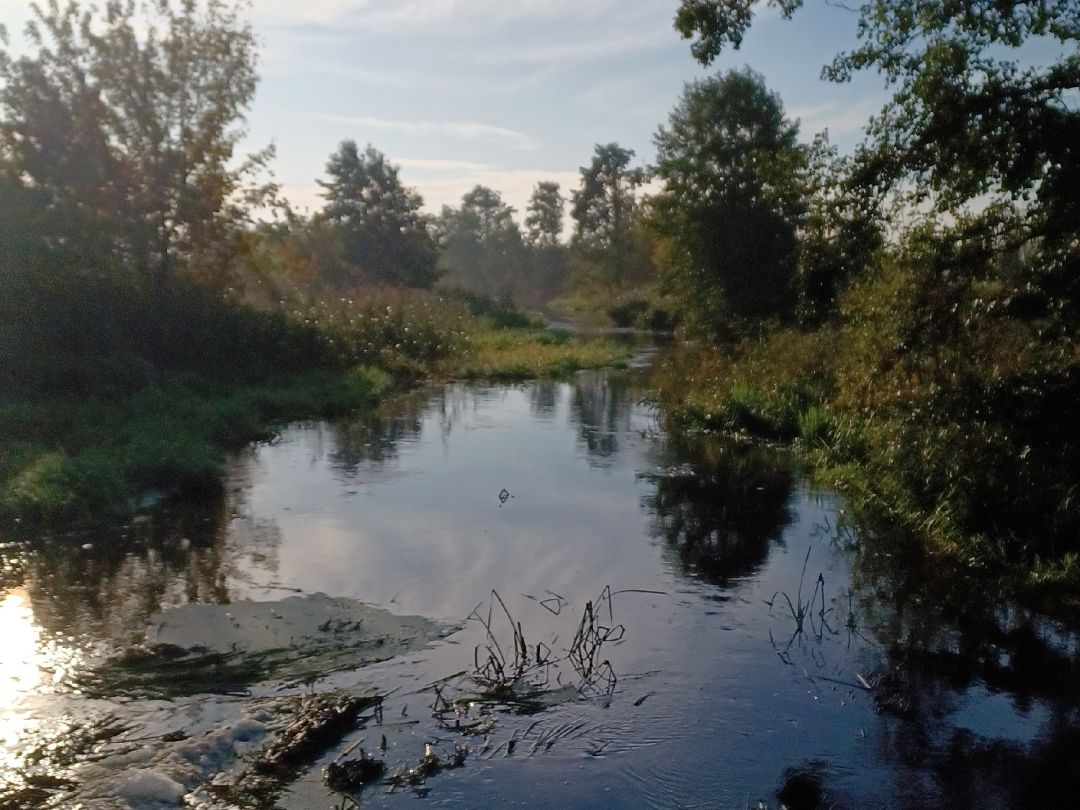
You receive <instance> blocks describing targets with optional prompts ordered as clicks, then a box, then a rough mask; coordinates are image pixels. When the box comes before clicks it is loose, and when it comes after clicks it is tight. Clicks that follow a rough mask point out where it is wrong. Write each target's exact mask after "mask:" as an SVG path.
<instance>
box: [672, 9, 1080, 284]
mask: <svg viewBox="0 0 1080 810" xmlns="http://www.w3.org/2000/svg"><path fill="white" fill-rule="evenodd" d="M774 4H775V5H777V6H778V7H779V8H780V9H781V11H782V13H783V14H784V16H791V15H792V14H793V13H794V12H795V11H796V10H797V9H798V8H799V7H800V6H801V5H802V2H801V0H774ZM756 8H757V6H756V4H752V3H749V2H745V0H683V2H682V4H681V6H680V9H679V11H678V13H677V16H676V19H675V25H676V28H678V30H679V31H680V32H681V33H682V34H683V35H684V36H685V37H696V41H695V42H694V44H693V46H692V48H693V52H694V54H695V56H697V57H698V59H700V60H701V61H702V62H703V63H706V64H708V63H709V62H711V61H712V60H713V59H714V58H715V57H716V56H717V55H718V54H719V53H720V52H721V50H722V49H723V48H725V47H727V46H731V47H734V48H737V47H738V46H739V45H740V43H741V41H742V36H743V35H744V33H745V32H746V30H747V29H748V28H749V26H750V23H751V21H752V18H753V14H754V12H755V10H756ZM858 14H859V23H858V37H859V44H858V46H857V47H856V48H854V49H853V50H851V51H849V52H846V53H841V54H838V55H837V57H836V58H835V60H834V61H833V62H832V63H831V64H830V65H828V66H826V67H825V69H824V76H825V77H826V78H829V79H832V80H834V81H841V82H842V81H846V80H848V79H850V78H851V77H852V76H853V75H854V74H855V73H856V72H858V71H862V70H869V69H873V70H877V71H879V72H880V73H881V74H883V75H884V77H885V81H886V83H887V84H888V85H889V86H890V87H892V89H893V96H892V99H891V101H890V102H889V103H888V104H887V105H886V106H885V108H884V109H883V110H882V112H881V113H880V114H879V115H878V116H875V117H874V118H873V119H872V120H871V121H870V122H869V126H868V141H867V143H866V144H865V145H864V146H863V147H862V149H861V150H860V152H859V155H858V159H857V161H856V163H855V165H854V167H853V171H852V174H851V177H850V180H849V187H857V188H860V189H863V190H872V191H873V192H874V193H876V194H878V195H879V197H883V196H885V195H887V194H888V195H897V194H900V193H902V194H904V195H909V196H910V197H911V198H913V199H912V200H911V201H912V202H915V203H922V204H928V205H929V206H930V207H931V208H932V209H933V211H935V212H937V213H941V212H950V213H951V214H953V215H959V217H960V218H961V219H963V224H964V227H962V228H960V229H959V232H962V233H963V234H964V235H965V238H967V239H975V240H977V241H981V242H982V243H983V244H984V245H985V246H987V247H988V248H989V249H991V250H994V249H996V250H1001V249H1006V250H1009V249H1015V248H1016V247H1017V245H1018V244H1021V243H1023V242H1025V241H1029V240H1031V239H1032V238H1038V239H1039V240H1040V241H1041V242H1042V244H1043V246H1044V248H1045V254H1044V266H1045V267H1046V268H1047V271H1048V273H1049V274H1050V275H1057V276H1059V277H1060V276H1061V275H1067V276H1072V277H1075V276H1076V275H1077V274H1076V273H1075V269H1076V266H1077V262H1078V258H1077V255H1076V253H1077V233H1078V228H1080V197H1078V196H1077V194H1076V193H1075V189H1076V188H1078V187H1080V160H1078V154H1077V150H1078V148H1080V147H1078V144H1080V111H1078V110H1077V108H1076V104H1075V94H1076V93H1077V91H1080V53H1078V51H1077V49H1076V43H1077V41H1078V39H1080V6H1078V5H1077V3H1075V2H1074V0H977V1H976V2H966V3H957V2H952V1H951V0H872V1H871V2H866V3H863V4H862V5H861V6H860V8H859V10H858ZM1037 41H1038V42H1042V43H1044V44H1045V43H1048V42H1049V43H1056V44H1058V45H1061V46H1065V50H1064V51H1063V52H1061V53H1060V54H1059V55H1058V56H1056V57H1055V58H1053V59H1051V60H1049V61H1047V60H1045V59H1036V58H1035V56H1034V54H1033V52H1032V51H1031V50H1030V49H1029V46H1031V45H1032V44H1033V43H1035V42H1037ZM973 211H974V212H975V213H976V214H977V215H976V216H973V217H972V216H969V215H970V214H972V212H973Z"/></svg>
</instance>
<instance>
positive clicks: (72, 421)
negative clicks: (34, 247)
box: [0, 367, 392, 526]
mask: <svg viewBox="0 0 1080 810" xmlns="http://www.w3.org/2000/svg"><path fill="white" fill-rule="evenodd" d="M391 384H392V380H391V378H390V377H389V375H387V374H386V373H385V372H382V371H380V370H378V369H374V368H370V367H358V368H356V369H353V370H351V371H346V372H336V371H316V372H309V373H306V374H302V375H299V376H296V377H292V378H288V379H280V380H268V381H266V382H263V383H259V384H245V385H239V386H227V385H224V384H221V383H211V382H208V381H206V380H196V379H188V380H180V379H176V380H171V381H168V382H165V383H163V384H159V385H154V386H151V387H147V388H144V389H142V390H140V391H138V392H135V393H132V394H131V395H129V396H127V397H123V398H113V397H100V396H90V397H78V398H70V397H62V396H56V397H49V398H40V399H33V400H22V401H11V400H8V401H0V426H2V429H3V433H4V435H5V436H8V437H12V438H11V439H9V440H6V441H5V442H4V444H3V447H2V448H0V482H2V489H0V492H2V495H0V514H3V515H4V516H6V517H8V518H9V519H11V518H18V519H20V520H22V521H26V522H30V523H34V524H43V525H48V526H58V525H69V524H80V523H93V522H100V521H103V520H111V519H116V518H120V517H123V516H125V515H127V514H130V513H131V512H133V511H134V510H136V509H137V508H138V507H139V506H140V504H141V503H143V502H144V501H145V500H146V498H147V497H148V496H154V495H158V494H164V495H169V494H175V493H179V492H190V491H193V490H203V489H208V488H214V487H217V486H219V485H220V483H221V481H222V475H223V473H224V461H225V454H226V453H227V452H228V451H229V450H232V449H236V448H239V447H241V446H243V445H244V444H245V443H247V442H250V441H253V440H256V439H263V438H268V437H269V436H271V435H273V432H274V431H275V429H277V428H278V427H280V426H281V425H282V424H283V423H286V422H288V421H292V420H296V419H307V418H313V417H331V416H336V415H341V414H345V413H351V412H355V411H357V410H360V409H364V408H369V407H371V406H373V405H374V404H375V403H377V402H378V401H379V400H380V399H381V398H382V396H383V395H384V394H385V393H386V392H387V391H388V390H389V389H390V387H391Z"/></svg>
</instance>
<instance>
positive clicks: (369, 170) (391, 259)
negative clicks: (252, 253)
mask: <svg viewBox="0 0 1080 810" xmlns="http://www.w3.org/2000/svg"><path fill="white" fill-rule="evenodd" d="M326 173H327V174H328V175H329V176H330V179H329V180H328V181H321V180H320V181H319V185H320V186H322V188H323V189H324V191H323V196H324V197H325V198H326V207H325V208H324V209H323V211H322V213H321V216H320V219H321V220H322V221H324V222H326V223H328V224H329V225H330V226H331V228H332V230H333V231H335V232H336V234H337V235H338V237H339V238H340V240H341V246H342V249H343V257H342V258H343V259H344V262H345V265H346V268H347V269H345V270H344V271H342V270H341V268H339V270H338V275H339V276H343V277H339V278H338V281H339V282H345V283H348V282H353V283H355V282H356V281H357V280H359V278H361V277H366V278H368V279H372V280H377V281H383V282H389V283H394V284H405V285H407V286H412V287H429V286H431V284H432V283H433V282H434V281H435V278H436V276H437V271H436V267H435V263H436V257H437V254H436V250H435V243H434V241H433V240H432V238H431V235H430V233H429V232H428V221H427V218H426V217H425V216H424V215H423V214H422V213H421V211H420V207H421V206H422V205H423V199H422V198H421V197H420V195H419V194H418V193H417V192H416V191H414V190H412V189H409V188H406V187H405V186H403V185H402V183H401V181H400V180H399V179H398V167H397V166H394V165H393V164H391V163H390V162H388V161H387V159H386V156H385V155H383V154H382V153H381V152H379V151H378V150H377V149H375V148H374V147H372V146H368V147H367V148H366V149H365V150H364V152H363V154H360V152H359V151H358V150H357V147H356V142H355V141H344V142H343V143H342V144H341V146H339V147H338V150H337V151H336V152H335V153H334V154H333V155H331V156H330V160H329V162H328V163H327V164H326Z"/></svg>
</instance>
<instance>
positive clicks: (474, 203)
mask: <svg viewBox="0 0 1080 810" xmlns="http://www.w3.org/2000/svg"><path fill="white" fill-rule="evenodd" d="M513 213H514V209H513V208H511V207H510V206H509V205H507V204H506V203H504V202H503V200H502V197H501V196H500V195H499V193H498V192H497V191H494V190H492V189H490V188H487V187H486V186H476V187H475V188H473V189H472V190H471V191H469V192H468V193H466V194H465V195H464V196H463V197H462V199H461V207H460V208H456V209H455V208H450V207H449V206H444V207H443V211H442V215H441V216H440V218H439V221H438V223H437V228H438V231H439V244H440V247H441V248H442V254H441V256H440V258H439V265H440V267H441V268H442V269H443V270H444V271H445V273H446V280H447V283H448V284H452V285H455V286H459V287H464V288H465V289H468V290H471V291H472V292H475V293H478V294H480V295H486V296H489V297H494V298H513V297H514V292H515V290H519V289H520V287H521V286H522V284H523V283H524V284H527V283H528V279H527V278H526V277H525V273H526V266H527V265H526V258H525V245H524V242H523V241H522V238H521V231H520V230H519V229H518V226H517V223H515V222H514V219H513Z"/></svg>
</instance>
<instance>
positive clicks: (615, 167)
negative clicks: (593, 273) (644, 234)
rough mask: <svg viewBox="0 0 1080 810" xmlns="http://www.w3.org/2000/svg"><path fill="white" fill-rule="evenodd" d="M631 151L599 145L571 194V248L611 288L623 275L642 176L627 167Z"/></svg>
mask: <svg viewBox="0 0 1080 810" xmlns="http://www.w3.org/2000/svg"><path fill="white" fill-rule="evenodd" d="M633 157H634V152H633V150H631V149H624V148H623V147H621V146H619V145H618V144H617V143H609V144H597V145H596V151H595V152H594V154H593V159H592V163H591V164H590V165H589V166H582V167H581V188H579V189H577V190H576V191H574V192H573V194H572V202H573V206H572V208H571V216H572V217H573V218H574V223H575V227H574V239H573V244H574V246H575V247H576V248H577V249H579V250H580V251H582V252H584V253H585V254H586V255H587V256H589V257H590V259H591V260H592V261H594V262H596V263H597V264H598V265H599V267H600V268H601V275H602V276H603V279H602V280H603V281H605V282H606V283H607V284H608V285H609V286H610V285H613V284H614V283H615V282H616V281H617V280H618V279H619V278H621V277H623V276H624V275H625V274H626V270H627V268H628V265H629V263H630V259H631V254H632V251H633V245H632V241H633V231H634V227H635V224H636V222H637V220H638V213H639V212H638V203H637V198H636V191H637V189H638V187H639V186H641V184H642V183H643V182H644V181H645V172H644V171H643V170H641V169H632V168H630V161H631V160H632V159H633Z"/></svg>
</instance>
